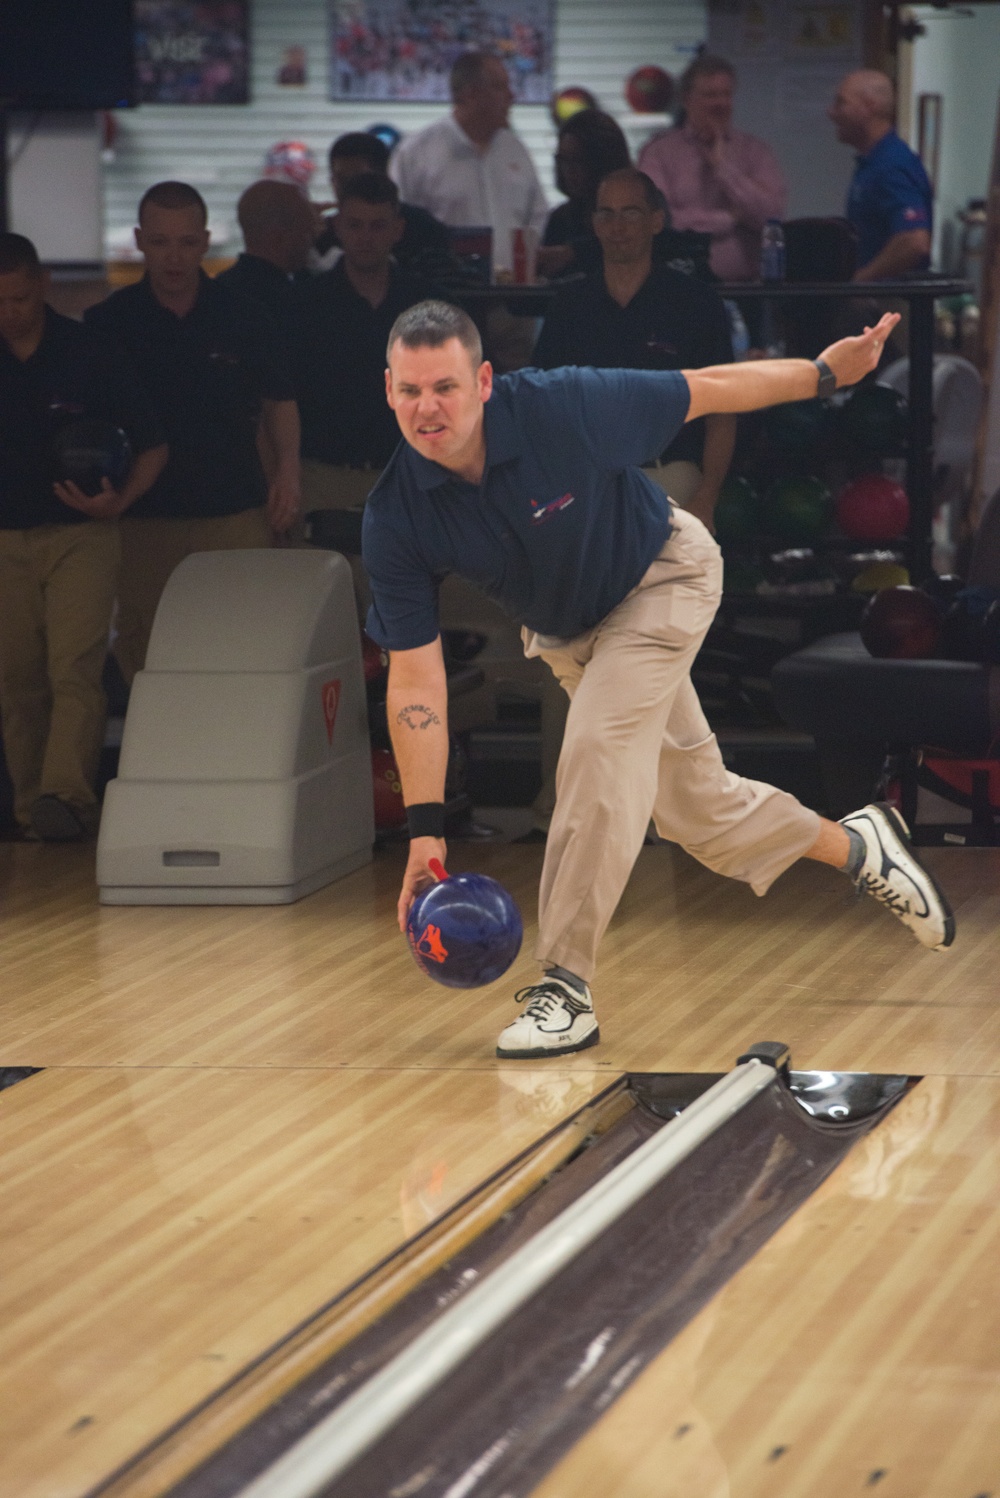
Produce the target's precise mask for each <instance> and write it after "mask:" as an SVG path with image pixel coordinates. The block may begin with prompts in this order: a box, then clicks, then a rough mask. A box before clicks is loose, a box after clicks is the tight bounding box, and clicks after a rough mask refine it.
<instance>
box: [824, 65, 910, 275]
mask: <svg viewBox="0 0 1000 1498" xmlns="http://www.w3.org/2000/svg"><path fill="white" fill-rule="evenodd" d="M895 113H896V96H895V91H894V89H893V86H892V83H891V81H890V80H889V79H888V78H887V77H886V75H885V74H884V73H879V72H877V71H876V70H875V69H874V68H862V69H859V70H858V71H857V72H854V73H848V74H847V76H846V77H845V78H843V79H842V80H841V82H840V85H839V87H838V89H837V95H836V98H835V99H834V101H833V104H832V106H831V108H830V111H829V115H830V119H831V120H832V121H833V123H834V126H835V127H836V131H837V139H838V140H841V141H843V142H844V144H845V145H848V146H853V147H854V149H855V150H856V151H857V152H858V158H857V164H856V166H855V168H854V176H853V177H852V179H851V185H850V189H849V191H848V195H847V217H848V219H849V220H850V221H851V223H852V224H853V225H854V228H855V229H856V231H857V235H858V269H857V272H856V273H855V276H854V279H855V281H885V280H889V279H891V278H892V277H894V276H904V275H908V274H910V273H912V272H913V271H920V270H926V269H927V267H928V265H929V264H930V252H931V226H932V220H931V210H932V197H933V193H932V189H931V184H930V181H929V179H928V176H927V173H926V172H925V171H924V165H923V162H922V161H921V160H920V157H919V156H918V155H917V154H916V152H915V151H911V150H910V147H909V146H908V145H907V144H906V142H905V141H904V140H901V139H900V138H899V136H898V135H897V134H896V132H895V130H894V129H893V120H894V118H895Z"/></svg>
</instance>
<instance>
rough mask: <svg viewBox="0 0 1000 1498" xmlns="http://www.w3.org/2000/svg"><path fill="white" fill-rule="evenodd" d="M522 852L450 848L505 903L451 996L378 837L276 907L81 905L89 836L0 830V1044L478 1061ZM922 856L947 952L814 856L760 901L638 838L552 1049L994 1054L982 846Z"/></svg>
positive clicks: (59, 1059)
mask: <svg viewBox="0 0 1000 1498" xmlns="http://www.w3.org/2000/svg"><path fill="white" fill-rule="evenodd" d="M541 851H542V850H540V849H538V848H536V847H531V846H526V847H521V846H516V845H515V846H507V847H476V848H472V847H462V846H461V845H458V846H456V847H455V849H454V850H453V852H452V859H451V864H452V867H453V868H456V869H460V868H465V867H469V868H477V869H480V870H482V871H483V872H485V873H490V874H493V875H494V876H495V877H497V878H499V879H501V880H503V882H504V883H506V884H507V885H508V886H509V887H510V888H511V889H512V890H513V892H514V894H515V896H516V897H517V899H518V901H519V903H520V905H521V908H522V911H523V912H524V915H525V924H526V935H525V944H524V949H523V951H522V954H521V957H520V958H519V959H518V961H517V963H516V964H515V966H514V968H513V969H512V970H511V972H510V974H509V975H508V976H507V977H505V978H504V979H501V980H500V981H499V982H498V983H495V984H493V985H491V986H490V987H489V988H488V989H485V990H481V991H479V992H477V993H475V994H472V995H470V994H468V993H463V992H461V991H457V990H448V989H442V988H439V987H437V986H436V985H432V984H431V983H429V982H428V981H427V980H426V979H424V978H422V977H421V976H420V975H419V974H418V973H417V971H416V969H415V967H414V965H413V963H412V961H411V959H410V956H409V953H408V952H407V950H406V946H405V943H404V942H403V940H402V938H401V937H400V935H399V933H398V932H397V931H396V929H395V925H394V920H393V909H394V905H395V898H396V892H397V889H398V880H399V877H400V873H401V869H402V851H401V850H399V849H395V850H392V851H390V852H387V853H384V854H381V855H380V856H379V857H378V858H377V859H376V861H375V863H374V864H372V865H371V866H370V867H368V868H365V869H362V870H360V871H359V872H358V873H356V874H354V875H352V876H350V878H348V879H344V880H341V881H339V882H338V883H336V884H334V885H331V886H330V887H329V888H327V889H325V890H322V891H320V892H319V893H318V894H316V895H314V896H312V897H311V898H309V899H307V900H303V901H301V902H300V903H299V904H297V905H293V906H279V907H270V908H260V907H258V908H253V909H248V908H245V907H244V908H238V907H237V908H234V907H215V908H211V907H209V908H186V909H185V908H163V907H160V908H133V909H128V908H108V909H101V908H99V907H98V906H97V904H96V902H95V892H94V886H93V854H92V852H90V851H89V850H86V849H82V850H81V849H67V848H52V847H42V848H39V847H30V846H14V847H11V846H9V845H7V846H0V898H2V899H3V908H4V910H5V920H4V924H3V928H2V932H0V949H2V955H3V962H4V1007H3V1013H2V1017H0V1060H2V1061H4V1062H6V1063H7V1064H14V1063H21V1064H25V1065H36V1066H66V1065H73V1066H78V1065H88V1066H109V1065H110V1066H176V1065H184V1066H190V1065H194V1066H233V1065H236V1066H251V1067H260V1066H264V1067H271V1066H292V1067H309V1066H372V1067H400V1066H401V1067H408V1068H409V1067H412V1068H416V1069H438V1068H441V1067H445V1068H469V1067H471V1068H475V1069H486V1070H490V1071H492V1070H493V1069H494V1067H495V1064H496V1063H495V1061H494V1058H493V1047H494V1044H495V1039H496V1035H497V1032H498V1031H499V1029H500V1028H501V1027H502V1026H503V1025H504V1024H505V1023H506V1022H507V1021H508V1019H509V1018H510V1017H511V1014H512V1012H513V1010H512V1005H511V994H512V992H513V990H514V989H515V988H517V987H519V986H521V985H522V984H525V983H530V982H534V981H535V979H536V974H537V969H536V968H535V965H534V963H533V962H532V960H531V948H532V945H533V942H534V933H535V920H534V912H535V901H536V896H537V881H538V873H539V869H540V866H541ZM928 861H929V862H930V863H931V864H932V865H933V866H934V868H935V869H936V870H937V872H938V874H939V877H940V878H941V880H942V882H943V883H944V885H945V887H946V889H947V890H948V892H949V894H950V896H951V899H952V902H953V904H954V906H955V910H956V915H957V919H958V938H957V940H956V942H955V946H954V947H953V949H952V950H951V951H950V952H949V953H947V954H946V955H938V954H934V953H928V952H925V951H924V950H923V949H922V948H920V947H919V946H918V945H917V944H916V942H915V941H914V940H913V938H912V937H911V936H910V935H909V933H908V932H907V931H906V930H905V929H904V928H903V927H901V926H900V925H899V924H898V923H897V922H896V921H894V920H893V919H892V917H891V916H889V915H888V914H887V913H886V912H884V911H882V910H880V909H879V908H878V907H877V906H876V905H875V904H874V902H873V901H871V900H868V899H863V898H861V899H859V898H858V897H857V896H855V894H854V893H853V891H852V889H851V887H850V885H849V884H848V881H847V880H846V879H844V878H843V877H842V876H841V875H838V874H836V873H834V872H833V871H831V870H828V869H825V868H820V867H819V866H817V865H814V864H805V863H800V864H798V865H796V866H795V867H794V868H793V869H791V870H789V871H788V873H787V874H786V875H785V876H784V877H783V878H782V879H780V880H779V881H778V883H777V884H776V885H775V887H774V888H773V889H772V890H771V891H770V893H769V894H768V895H767V896H766V897H765V898H764V899H763V900H759V899H757V898H756V896H754V895H753V894H752V893H751V891H750V890H749V889H748V888H746V887H745V886H743V885H738V884H735V883H733V882H731V881H727V880H724V879H721V878H718V877H717V876H715V875H713V874H710V873H708V872H707V871H706V870H704V869H702V868H700V867H699V866H698V865H697V864H696V863H694V862H693V861H692V860H691V859H689V858H687V857H685V855H683V854H682V853H680V852H679V851H677V850H675V849H672V848H670V847H656V848H647V849H644V850H643V853H642V854H641V855H640V859H639V863H638V866H637V868H636V870H635V873H634V875H633V878H632V880H631V882H630V884H629V886H628V889H627V890H626V892H625V896H624V899H623V901H622V904H621V907H620V909H619V911H618V913H617V915H616V916H615V919H614V921H613V922H612V925H611V928H610V930H609V932H608V934H607V937H606V938H605V942H604V945H603V948H602V954H601V966H600V971H599V973H598V976H597V980H596V982H595V984H594V993H595V1000H596V1003H597V1006H598V1014H599V1016H600V1020H601V1033H602V1044H601V1046H600V1047H599V1048H598V1049H597V1050H596V1051H588V1052H586V1053H585V1054H584V1055H583V1056H581V1057H579V1058H577V1059H576V1060H575V1061H572V1062H568V1063H567V1066H568V1068H569V1069H570V1070H573V1069H575V1068H576V1067H579V1068H580V1069H582V1070H584V1071H588V1072H589V1071H592V1070H595V1069H597V1070H604V1071H607V1072H610V1073H611V1074H617V1073H618V1072H620V1071H624V1070H628V1069H633V1070H649V1071H655V1070H691V1071H713V1070H716V1071H718V1070H726V1069H728V1068H729V1066H731V1064H732V1062H733V1060H734V1058H735V1055H736V1054H738V1051H739V1049H740V1048H742V1047H743V1046H744V1045H746V1044H748V1043H750V1042H752V1041H754V1040H759V1039H761V1038H762V1037H763V1038H767V1037H777V1038H779V1039H781V1040H784V1041H786V1042H788V1043H789V1044H790V1045H791V1048H792V1055H793V1058H794V1061H795V1064H796V1065H798V1066H803V1067H807V1066H829V1067H831V1068H833V1069H837V1068H840V1069H855V1070H871V1071H885V1072H893V1071H909V1072H914V1073H924V1072H934V1071H936V1072H955V1073H983V1072H990V1071H997V1070H1000V1006H998V1005H997V1003H996V991H997V977H996V931H997V928H998V925H1000V851H998V850H993V849H968V850H966V849H947V850H936V851H932V854H931V855H930V856H929V859H928ZM734 1048H735V1049H734ZM509 1065H516V1063H509Z"/></svg>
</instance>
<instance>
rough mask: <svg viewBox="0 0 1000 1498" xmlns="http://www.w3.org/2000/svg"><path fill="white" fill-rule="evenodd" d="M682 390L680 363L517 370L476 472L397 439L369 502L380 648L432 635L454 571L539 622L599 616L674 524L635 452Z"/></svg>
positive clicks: (495, 404)
mask: <svg viewBox="0 0 1000 1498" xmlns="http://www.w3.org/2000/svg"><path fill="white" fill-rule="evenodd" d="M689 400H690V395H689V391H688V386H687V381H686V380H685V379H684V376H683V375H682V374H681V373H680V372H679V371H675V370H671V371H669V372H650V371H646V370H641V371H638V370H623V369H622V370H619V369H556V370H552V371H550V372H548V373H543V372H542V371H540V370H537V369H528V370H519V371H518V372H517V373H516V374H512V375H504V376H503V377H502V378H500V379H497V380H495V381H494V385H493V395H492V397H491V399H490V400H489V401H488V402H487V405H486V407H485V411H484V420H485V433H486V469H485V472H484V474H483V479H482V482H481V483H480V484H478V485H477V484H471V483H467V482H466V481H465V480H464V479H460V478H458V477H457V475H455V474H453V473H450V472H449V471H448V469H446V468H443V467H441V465H440V464H439V463H435V462H432V461H431V460H430V459H429V458H424V457H421V455H420V454H419V453H418V452H416V451H415V450H414V449H413V448H412V447H410V446H409V445H408V444H407V443H405V442H403V443H401V444H400V445H399V447H397V449H396V451H395V453H394V454H393V456H392V458H391V459H390V462H389V464H388V467H387V468H386V470H385V472H384V473H383V474H382V477H381V478H380V479H379V481H378V483H377V484H376V485H375V488H374V489H373V490H372V493H371V495H370V497H369V500H368V504H367V506H366V509H365V518H364V560H365V567H366V568H367V570H368V575H369V578H370V580H371V589H372V600H373V601H372V607H371V610H370V612H369V615H368V624H367V628H368V633H369V634H370V635H371V636H372V638H373V639H374V640H376V641H377V642H378V644H380V645H381V646H382V647H383V648H384V649H387V650H414V649H416V648H417V647H418V646H420V645H429V644H430V643H431V641H432V640H434V639H435V638H436V637H437V634H438V612H437V591H438V585H439V583H440V581H441V579H442V578H443V577H445V576H446V575H447V574H448V573H451V572H455V573H458V575H459V576H460V577H464V578H466V579H467V580H468V581H469V582H471V583H475V584H477V585H478V586H479V587H480V588H482V589H483V591H484V592H485V593H488V594H489V596H490V597H491V598H494V599H496V601H497V603H499V604H500V605H501V607H502V608H503V609H505V610H506V612H507V613H508V614H510V615H511V616H512V618H514V619H515V620H516V621H517V623H519V624H526V625H527V626H528V627H529V628H530V629H533V630H536V631H537V632H538V633H539V634H543V635H550V636H557V637H558V638H560V639H572V638H573V637H574V636H575V635H579V634H582V633H583V631H584V630H587V629H591V628H593V626H594V625H595V624H598V623H599V622H600V620H602V619H603V618H605V617H606V615H608V614H609V613H610V612H611V610H612V609H613V608H615V607H616V606H617V605H618V604H619V603H621V601H622V599H623V598H624V597H625V596H626V594H628V593H630V592H631V590H632V589H633V588H634V587H635V586H636V584H637V583H638V582H639V580H640V578H641V577H642V575H643V573H644V572H645V571H646V569H647V568H648V566H649V565H650V563H651V562H652V561H653V559H654V557H655V556H656V555H657V554H658V553H659V551H660V549H661V547H662V546H663V543H664V542H665V541H666V539H667V537H668V536H669V534H670V514H671V510H670V502H669V500H668V499H667V497H666V495H665V494H664V493H663V491H662V489H660V488H659V486H658V485H656V484H654V483H653V481H652V480H651V479H650V478H648V477H647V475H646V474H644V473H643V472H642V471H641V469H640V468H639V467H638V466H637V465H639V464H642V463H648V462H650V461H651V460H652V459H654V458H655V457H656V455H657V454H658V453H661V452H662V451H663V449H664V448H665V447H666V446H667V444H668V443H669V442H670V440H671V438H672V437H674V436H675V434H676V433H677V432H678V431H679V429H680V427H681V426H682V425H683V422H684V418H685V416H686V415H687V411H688V405H689Z"/></svg>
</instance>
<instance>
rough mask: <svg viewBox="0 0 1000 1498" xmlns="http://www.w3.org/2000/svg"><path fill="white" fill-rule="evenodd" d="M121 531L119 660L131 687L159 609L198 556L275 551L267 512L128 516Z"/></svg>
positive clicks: (257, 510) (247, 511) (141, 666)
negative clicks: (174, 580)
mask: <svg viewBox="0 0 1000 1498" xmlns="http://www.w3.org/2000/svg"><path fill="white" fill-rule="evenodd" d="M120 525H121V534H122V573H121V586H120V588H119V591H118V639H117V641H116V643H115V655H116V656H117V658H118V664H119V666H120V667H121V669H122V675H123V676H124V678H125V680H126V681H127V682H128V684H129V685H130V686H131V684H132V680H133V678H134V677H135V674H136V672H137V671H141V670H142V668H143V665H144V664H145V661H146V649H147V647H148V645H149V636H150V634H151V633H152V629H153V620H154V618H155V617H156V608H157V605H158V604H159V602H160V595H161V593H162V592H163V590H164V588H165V587H166V585H167V579H168V578H169V577H170V574H171V573H172V572H173V570H174V568H175V567H178V566H180V564H181V562H183V560H184V558H185V557H189V556H190V555H191V553H192V552H195V551H240V550H243V549H246V548H250V547H259V546H270V544H271V531H270V527H269V526H268V523H267V513H266V511H265V510H264V509H263V508H260V509H254V510H241V511H240V512H239V514H237V515H213V516H209V517H206V518H205V519H196V520H161V519H149V520H138V519H130V518H129V517H128V516H127V515H126V516H125V518H124V519H123V520H121V521H120Z"/></svg>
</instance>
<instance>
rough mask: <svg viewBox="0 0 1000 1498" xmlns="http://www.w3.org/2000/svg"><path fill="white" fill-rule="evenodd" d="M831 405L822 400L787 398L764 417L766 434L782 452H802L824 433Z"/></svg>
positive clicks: (827, 425)
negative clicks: (789, 399) (791, 399)
mask: <svg viewBox="0 0 1000 1498" xmlns="http://www.w3.org/2000/svg"><path fill="white" fill-rule="evenodd" d="M829 423H830V407H829V406H828V405H827V404H826V402H825V401H821V400H817V399H815V398H814V399H813V400H807V401H786V402H785V403H784V404H783V405H780V406H773V407H772V408H771V410H770V411H768V412H767V414H766V416H765V417H764V425H765V427H766V429H767V434H768V436H769V437H770V439H771V441H772V442H773V443H774V445H775V447H778V448H781V449H782V451H786V452H795V453H801V452H806V451H808V450H810V449H811V448H813V447H815V446H816V445H817V444H818V443H819V442H821V441H822V439H823V438H824V437H825V436H826V433H827V430H828V427H829Z"/></svg>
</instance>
